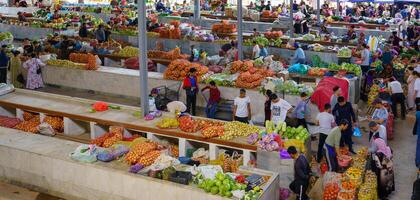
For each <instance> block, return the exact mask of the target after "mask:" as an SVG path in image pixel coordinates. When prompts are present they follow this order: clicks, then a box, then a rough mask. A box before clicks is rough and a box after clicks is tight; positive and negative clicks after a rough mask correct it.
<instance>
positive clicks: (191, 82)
mask: <svg viewBox="0 0 420 200" xmlns="http://www.w3.org/2000/svg"><path fill="white" fill-rule="evenodd" d="M196 72H197V70H196V69H195V68H191V69H190V70H189V72H188V74H187V77H185V78H184V81H183V84H182V88H183V89H184V90H185V95H186V98H187V105H186V106H187V110H186V112H188V113H190V114H191V115H194V116H195V105H196V102H197V92H198V81H197V76H196Z"/></svg>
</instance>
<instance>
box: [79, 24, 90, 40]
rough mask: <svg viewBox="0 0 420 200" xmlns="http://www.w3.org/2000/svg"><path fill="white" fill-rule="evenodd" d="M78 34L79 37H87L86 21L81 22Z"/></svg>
mask: <svg viewBox="0 0 420 200" xmlns="http://www.w3.org/2000/svg"><path fill="white" fill-rule="evenodd" d="M79 36H80V37H81V38H87V37H88V30H87V27H86V23H82V26H80V29H79Z"/></svg>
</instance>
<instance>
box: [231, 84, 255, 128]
mask: <svg viewBox="0 0 420 200" xmlns="http://www.w3.org/2000/svg"><path fill="white" fill-rule="evenodd" d="M233 120H234V121H239V122H243V123H249V120H251V100H250V99H249V97H248V96H246V90H245V89H243V88H242V89H241V90H240V91H239V97H236V98H235V100H234V102H233Z"/></svg>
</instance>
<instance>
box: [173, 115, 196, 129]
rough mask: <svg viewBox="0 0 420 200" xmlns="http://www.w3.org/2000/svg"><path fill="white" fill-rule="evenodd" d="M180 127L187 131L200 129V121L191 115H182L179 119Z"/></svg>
mask: <svg viewBox="0 0 420 200" xmlns="http://www.w3.org/2000/svg"><path fill="white" fill-rule="evenodd" d="M178 122H179V129H181V131H184V132H187V133H194V132H197V131H198V123H197V122H196V121H195V120H194V119H193V118H192V117H191V116H182V117H180V118H179V119H178Z"/></svg>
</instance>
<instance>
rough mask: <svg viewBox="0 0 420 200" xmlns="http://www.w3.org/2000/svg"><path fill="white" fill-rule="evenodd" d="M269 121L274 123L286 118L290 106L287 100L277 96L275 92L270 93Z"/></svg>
mask: <svg viewBox="0 0 420 200" xmlns="http://www.w3.org/2000/svg"><path fill="white" fill-rule="evenodd" d="M270 98H271V108H270V110H271V121H272V122H273V123H274V124H276V125H277V124H278V123H279V122H284V121H285V120H286V115H287V112H289V110H290V109H291V108H292V106H291V105H290V103H289V102H287V101H286V100H284V99H281V98H279V97H278V96H277V95H276V94H274V93H273V94H271V96H270Z"/></svg>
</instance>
